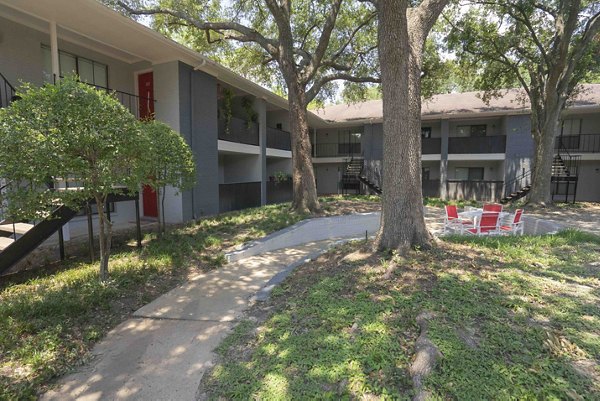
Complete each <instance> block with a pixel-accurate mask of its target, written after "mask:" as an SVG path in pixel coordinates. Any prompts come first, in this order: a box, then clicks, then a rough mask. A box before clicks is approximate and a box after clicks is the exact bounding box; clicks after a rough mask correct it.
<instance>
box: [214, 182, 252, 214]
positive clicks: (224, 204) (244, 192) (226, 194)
mask: <svg viewBox="0 0 600 401" xmlns="http://www.w3.org/2000/svg"><path fill="white" fill-rule="evenodd" d="M258 206H260V182H241V183H235V184H220V185H219V212H220V213H223V212H229V211H232V210H241V209H247V208H250V207H258Z"/></svg>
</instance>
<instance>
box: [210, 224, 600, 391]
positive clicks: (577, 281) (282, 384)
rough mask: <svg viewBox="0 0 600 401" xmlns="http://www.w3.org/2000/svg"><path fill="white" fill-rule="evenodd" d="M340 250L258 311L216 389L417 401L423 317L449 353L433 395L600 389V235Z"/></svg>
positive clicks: (432, 382)
mask: <svg viewBox="0 0 600 401" xmlns="http://www.w3.org/2000/svg"><path fill="white" fill-rule="evenodd" d="M369 246H370V244H365V243H353V244H349V245H345V246H342V247H339V248H337V249H335V250H333V251H331V252H330V253H329V254H326V255H324V256H321V257H320V258H318V259H317V260H316V261H313V262H309V263H308V264H306V265H304V266H302V267H301V268H299V269H298V270H297V271H296V272H295V273H294V274H293V275H291V276H290V277H289V278H288V279H287V280H286V281H285V282H284V283H283V285H282V286H281V287H279V288H277V289H276V291H274V294H273V297H272V298H271V299H270V300H269V301H267V302H266V303H263V304H258V305H256V306H254V307H253V309H251V310H250V316H253V318H251V319H248V320H247V321H245V322H243V323H241V324H240V325H239V326H238V327H237V328H236V330H235V331H234V333H233V334H232V335H231V336H230V337H228V338H227V339H226V340H225V342H224V343H223V344H222V345H221V346H220V347H219V348H218V350H217V351H218V354H219V360H218V363H217V365H216V366H215V368H214V369H213V370H212V372H210V374H206V375H205V377H204V379H203V384H202V390H203V391H204V392H205V395H206V396H207V397H208V398H212V399H218V398H220V399H313V398H324V399H363V398H364V399H410V398H411V397H413V396H414V389H413V383H412V380H411V378H410V374H409V370H408V369H409V366H410V364H411V362H412V358H413V356H414V344H415V341H416V339H417V337H418V335H419V328H418V327H417V325H416V321H415V319H416V317H417V315H419V314H420V313H421V312H423V311H429V312H432V313H433V314H434V316H435V317H434V318H433V320H432V321H431V322H430V326H429V329H428V337H429V339H430V340H431V341H432V342H433V343H434V344H435V345H436V346H437V347H438V349H439V350H440V351H441V353H442V355H443V357H442V359H441V360H440V362H439V363H438V365H437V366H436V367H435V369H434V370H433V373H432V374H431V375H430V376H429V377H428V378H427V379H426V381H425V388H426V389H427V390H428V391H429V392H430V398H431V399H439V400H447V399H456V400H483V399H501V400H507V399H519V400H523V399H525V400H527V399H529V400H533V399H536V400H537V399H573V400H583V399H590V400H591V399H600V387H599V386H600V368H599V366H600V237H598V236H594V235H591V234H585V233H582V232H577V231H567V232H563V233H561V234H559V235H555V236H540V237H504V238H464V237H462V238H461V237H451V238H446V239H445V240H444V241H443V242H440V244H439V246H438V248H437V249H435V250H434V251H432V252H428V253H425V252H414V253H413V254H412V255H411V256H410V257H407V258H399V257H397V256H393V255H383V254H379V253H372V252H371V251H370V250H369V249H370V248H369Z"/></svg>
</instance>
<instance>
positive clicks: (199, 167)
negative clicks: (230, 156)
mask: <svg viewBox="0 0 600 401" xmlns="http://www.w3.org/2000/svg"><path fill="white" fill-rule="evenodd" d="M179 99H180V100H179V104H180V109H179V111H180V132H181V134H182V135H183V137H184V138H185V139H186V140H187V141H188V143H189V145H190V147H191V148H192V151H193V153H194V157H195V159H196V186H195V187H194V189H193V190H191V191H186V192H185V193H184V194H183V219H184V221H186V220H190V219H193V218H199V217H201V216H205V215H212V214H216V213H218V212H219V161H218V149H217V144H218V142H217V141H218V139H217V138H218V122H217V81H216V79H215V78H214V77H212V76H210V75H208V74H205V73H203V72H200V71H194V70H193V68H192V67H190V66H189V65H186V64H183V63H180V64H179Z"/></svg>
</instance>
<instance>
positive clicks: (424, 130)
mask: <svg viewBox="0 0 600 401" xmlns="http://www.w3.org/2000/svg"><path fill="white" fill-rule="evenodd" d="M421 138H431V127H421Z"/></svg>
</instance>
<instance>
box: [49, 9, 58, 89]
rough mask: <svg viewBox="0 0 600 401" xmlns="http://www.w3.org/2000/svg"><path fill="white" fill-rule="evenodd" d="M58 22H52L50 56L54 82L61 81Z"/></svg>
mask: <svg viewBox="0 0 600 401" xmlns="http://www.w3.org/2000/svg"><path fill="white" fill-rule="evenodd" d="M56 28H57V27H56V22H55V21H50V56H51V60H52V75H53V76H54V80H58V79H60V61H59V58H58V33H57V29H56Z"/></svg>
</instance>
